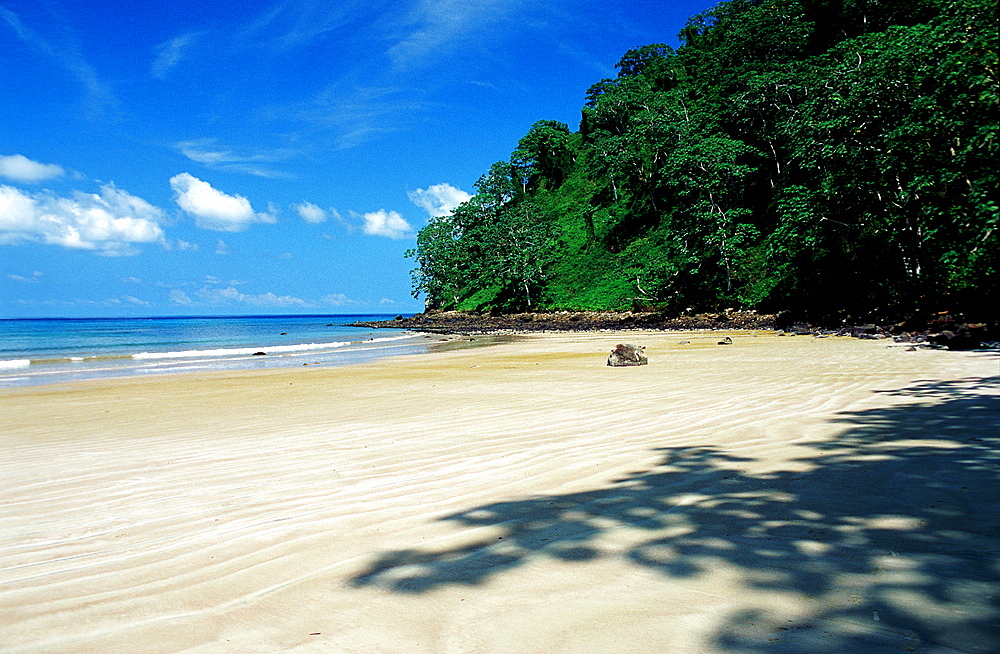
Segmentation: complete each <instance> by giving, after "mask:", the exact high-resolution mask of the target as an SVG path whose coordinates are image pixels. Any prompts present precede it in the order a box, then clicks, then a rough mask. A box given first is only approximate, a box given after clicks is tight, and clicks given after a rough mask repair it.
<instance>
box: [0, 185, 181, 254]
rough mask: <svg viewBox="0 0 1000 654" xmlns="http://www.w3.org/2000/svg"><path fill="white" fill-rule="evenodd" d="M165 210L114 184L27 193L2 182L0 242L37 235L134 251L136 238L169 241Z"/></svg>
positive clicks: (77, 245) (66, 243)
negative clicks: (97, 188) (63, 192)
mask: <svg viewBox="0 0 1000 654" xmlns="http://www.w3.org/2000/svg"><path fill="white" fill-rule="evenodd" d="M162 219H163V210H162V209H159V208H158V207H154V206H153V205H151V204H149V203H148V202H146V201H145V200H143V199H142V198H139V197H136V196H134V195H131V194H129V193H127V192H125V191H123V190H121V189H119V188H117V187H116V186H115V185H114V184H105V185H104V186H102V187H101V188H100V192H99V193H83V192H81V191H74V192H73V194H72V196H71V197H60V196H57V195H55V194H53V193H51V192H49V191H42V192H40V193H26V192H23V191H20V190H18V189H15V188H13V187H10V186H2V185H0V244H16V243H21V242H24V241H37V242H42V243H47V244H49V245H60V246H62V247H66V248H72V249H78V250H94V251H96V252H99V253H100V254H108V255H120V254H134V253H135V252H136V251H137V250H136V249H135V247H134V244H136V243H160V244H161V245H166V239H165V237H164V234H163V229H162V228H161V227H160V225H159V222H160V221H161V220H162Z"/></svg>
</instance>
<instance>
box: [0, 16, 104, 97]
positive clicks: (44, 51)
mask: <svg viewBox="0 0 1000 654" xmlns="http://www.w3.org/2000/svg"><path fill="white" fill-rule="evenodd" d="M0 22H3V23H6V24H7V25H8V26H9V27H10V28H11V29H12V30H13V31H14V34H15V35H16V36H17V38H18V39H20V40H21V42H22V43H24V44H25V45H27V46H28V47H29V48H31V49H32V50H34V51H35V52H37V53H39V54H41V55H43V56H44V57H47V58H48V59H51V60H52V61H54V62H55V63H56V64H57V65H59V66H61V67H62V68H64V69H65V70H67V71H69V72H70V73H71V74H72V75H73V76H74V77H75V78H76V79H77V81H78V82H79V83H80V84H81V85H82V86H83V88H84V90H85V92H86V97H87V104H88V107H89V110H90V111H91V113H93V114H95V115H100V114H104V113H107V112H108V111H110V110H113V109H117V108H118V106H119V101H118V99H117V97H115V94H114V93H113V92H112V90H111V88H110V87H109V86H108V85H107V84H106V83H105V82H104V81H103V80H102V79H101V78H100V76H99V75H98V74H97V71H96V70H95V69H94V67H93V66H91V65H90V64H89V63H88V62H87V61H86V59H84V57H83V55H82V54H81V52H80V47H79V45H78V44H77V43H75V42H74V41H73V39H72V37H65V38H64V42H63V43H62V44H60V45H53V44H52V43H50V42H49V41H48V40H47V39H45V38H43V37H42V36H41V35H40V34H38V33H37V32H35V31H34V30H32V29H31V28H29V27H28V26H27V25H25V24H24V22H23V21H22V20H21V18H20V16H18V15H17V14H16V13H14V12H13V11H11V10H9V9H7V8H6V7H2V6H0ZM61 33H63V34H70V35H71V34H72V30H71V29H69V28H66V29H63V30H62V32H61Z"/></svg>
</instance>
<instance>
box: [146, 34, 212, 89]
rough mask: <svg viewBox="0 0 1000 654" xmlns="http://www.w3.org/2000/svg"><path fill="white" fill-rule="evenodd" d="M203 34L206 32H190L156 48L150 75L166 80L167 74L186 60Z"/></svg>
mask: <svg viewBox="0 0 1000 654" xmlns="http://www.w3.org/2000/svg"><path fill="white" fill-rule="evenodd" d="M203 34H204V32H188V33H186V34H181V35H180V36H175V37H174V38H172V39H170V40H168V41H164V42H163V43H161V44H159V45H158V46H156V48H155V49H154V53H155V54H156V58H155V59H153V64H152V66H150V74H151V75H152V76H153V77H155V78H157V79H166V77H167V73H168V72H170V70H171V69H172V68H173V67H174V66H176V65H177V64H178V63H179V62H180V61H181V60H182V59H183V58H184V55H185V54H186V53H187V50H188V49H189V47H190V46H191V45H192V44H193V43H194V42H195V40H196V39H198V38H199V37H200V36H202V35H203Z"/></svg>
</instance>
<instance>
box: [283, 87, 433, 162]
mask: <svg viewBox="0 0 1000 654" xmlns="http://www.w3.org/2000/svg"><path fill="white" fill-rule="evenodd" d="M424 109H426V104H425V102H424V100H423V99H422V92H421V91H419V90H413V89H409V90H408V89H406V88H405V87H403V86H398V85H392V84H387V85H383V86H375V85H367V86H366V85H354V84H351V83H350V82H346V81H340V82H336V83H334V84H332V85H330V86H329V87H327V88H326V89H325V90H324V91H323V92H322V93H319V94H317V95H316V96H314V97H313V98H311V99H309V100H307V101H304V102H301V103H298V104H293V105H289V106H285V107H276V108H273V109H271V110H270V112H269V113H270V117H272V118H276V119H283V120H292V121H299V122H303V123H307V124H310V125H311V126H313V127H315V128H319V129H320V130H322V131H325V132H328V133H330V134H331V135H332V138H333V139H334V140H335V142H336V145H337V147H339V148H341V149H347V148H352V147H355V146H358V145H361V144H363V143H366V142H368V141H371V140H372V139H374V138H377V137H379V136H383V135H385V134H390V133H393V132H397V131H399V130H401V129H403V128H405V126H406V125H407V123H408V122H409V121H411V120H413V117H414V116H416V115H417V114H419V113H420V112H422V111H423V110H424Z"/></svg>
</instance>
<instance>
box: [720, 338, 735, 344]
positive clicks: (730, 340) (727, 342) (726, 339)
mask: <svg viewBox="0 0 1000 654" xmlns="http://www.w3.org/2000/svg"><path fill="white" fill-rule="evenodd" d="M732 344H733V339H731V338H730V337H728V336H726V337H725V338H724V339H722V340H721V341H719V345H732Z"/></svg>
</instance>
